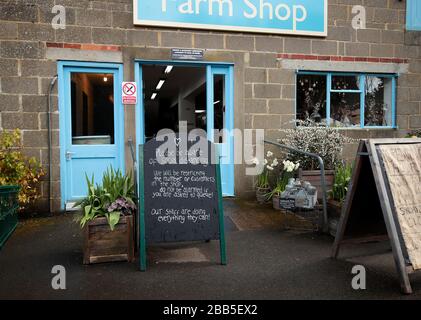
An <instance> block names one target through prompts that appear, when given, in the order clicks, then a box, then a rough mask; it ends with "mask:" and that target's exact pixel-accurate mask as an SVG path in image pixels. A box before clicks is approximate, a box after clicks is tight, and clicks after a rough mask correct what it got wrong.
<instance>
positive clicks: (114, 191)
mask: <svg viewBox="0 0 421 320" xmlns="http://www.w3.org/2000/svg"><path fill="white" fill-rule="evenodd" d="M102 187H103V188H104V189H105V190H107V191H108V193H109V194H110V197H111V202H114V201H116V200H117V199H118V198H125V199H126V200H132V199H133V198H134V196H135V192H134V183H133V178H132V175H131V174H126V175H124V174H123V173H122V172H121V170H120V169H119V170H113V169H112V168H111V167H110V168H108V169H107V171H106V172H105V173H104V176H103V178H102Z"/></svg>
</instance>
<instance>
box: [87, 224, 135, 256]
mask: <svg viewBox="0 0 421 320" xmlns="http://www.w3.org/2000/svg"><path fill="white" fill-rule="evenodd" d="M84 234H85V241H84V255H83V263H84V264H95V263H103V262H116V261H128V262H132V261H133V256H134V249H133V248H134V245H133V241H134V239H133V216H124V217H121V219H120V222H119V223H118V224H117V225H116V226H115V229H114V231H111V229H110V226H109V224H108V221H107V219H106V218H97V219H95V220H93V221H91V222H89V223H88V225H87V226H86V227H85V230H84Z"/></svg>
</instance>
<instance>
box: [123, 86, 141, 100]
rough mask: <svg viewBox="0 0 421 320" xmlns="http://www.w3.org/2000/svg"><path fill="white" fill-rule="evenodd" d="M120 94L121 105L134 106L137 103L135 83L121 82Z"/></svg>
mask: <svg viewBox="0 0 421 320" xmlns="http://www.w3.org/2000/svg"><path fill="white" fill-rule="evenodd" d="M122 93H123V104H136V103H137V85H136V82H123V85H122Z"/></svg>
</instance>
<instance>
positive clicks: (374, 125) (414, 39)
mask: <svg viewBox="0 0 421 320" xmlns="http://www.w3.org/2000/svg"><path fill="white" fill-rule="evenodd" d="M417 30H421V3H420V2H419V1H417V0H407V1H406V2H405V1H399V0H382V1H369V0H353V1H348V0H330V1H327V0H326V1H324V0H317V1H316V0H311V1H310V0H264V1H260V0H259V1H258V0H248V1H246V0H244V1H239V0H235V1H234V0H232V1H229V0H225V1H222V0H221V1H219V0H215V1H211V0H202V1H188V0H177V1H165V0H163V1H156V0H134V1H133V0H107V1H105V0H103V1H101V0H98V1H88V0H77V1H76V0H66V1H64V0H63V1H61V0H55V1H53V0H43V1H35V0H32V1H29V0H28V1H20V0H17V1H5V0H1V1H0V57H1V60H0V78H1V86H0V111H1V115H0V129H4V130H9V129H14V128H20V129H21V130H22V131H23V144H24V147H25V150H26V152H27V153H28V154H29V155H32V156H35V157H37V158H38V159H40V161H42V163H43V164H44V165H45V166H46V168H48V165H49V164H50V163H49V162H50V161H49V158H50V157H49V150H50V147H51V148H52V157H51V169H52V170H51V177H46V179H45V181H43V184H42V188H41V189H42V194H43V197H42V199H41V200H40V201H39V203H38V204H37V209H38V210H40V211H48V210H49V205H50V204H52V208H51V210H52V211H60V210H63V209H64V208H65V207H66V204H69V203H71V202H73V201H74V200H75V199H77V198H79V197H81V196H83V194H84V192H85V185H84V181H85V179H84V175H85V172H88V174H92V173H95V176H96V177H98V176H101V173H102V171H103V170H104V169H105V168H106V167H107V166H109V165H110V164H112V165H113V166H114V167H116V168H122V169H125V170H130V169H132V168H133V158H132V153H131V150H130V147H129V143H128V141H129V140H130V139H133V140H134V141H135V145H136V143H141V142H143V141H145V140H147V139H149V138H150V137H153V136H154V135H155V134H156V133H157V132H158V131H159V130H160V129H162V128H171V129H175V130H177V129H178V127H177V126H178V122H179V121H187V123H188V127H189V128H203V129H207V128H209V127H210V126H211V127H214V128H217V129H223V128H227V129H230V128H239V129H248V128H252V129H265V130H266V131H265V133H266V137H268V138H270V139H277V138H279V137H280V132H279V129H284V128H290V127H291V126H293V125H294V124H293V123H292V122H291V121H292V120H294V119H306V118H312V119H314V120H316V121H320V122H325V123H327V125H334V126H337V127H342V128H343V129H341V130H344V132H346V133H347V134H349V136H351V137H354V138H370V137H373V138H374V137H376V138H378V137H398V136H405V135H406V134H407V133H408V131H410V130H411V129H416V128H420V127H421V114H420V102H421V90H420V85H421V49H420V42H421V32H419V31H417ZM180 48H185V49H199V50H196V51H192V52H190V53H189V55H188V56H183V54H185V53H183V52H182V51H180V50H178V51H174V50H173V49H180ZM201 50H203V52H202V51H201ZM192 53H194V55H192ZM193 58H194V60H191V59H193ZM180 59H181V60H180ZM183 59H190V60H188V61H187V60H183ZM56 75H57V83H54V81H55V79H56V78H55V76H56ZM123 81H135V82H137V91H138V92H137V97H138V99H137V104H136V105H123V102H122V82H123ZM50 89H51V90H50ZM130 90H132V89H131V88H129V89H128V91H130ZM50 91H51V105H50V106H49V103H48V101H49V96H50V95H49V93H50ZM129 93H130V92H129ZM49 108H50V109H49ZM49 110H50V115H51V121H48V119H49V117H48V115H49ZM327 119H328V120H327ZM49 123H50V124H51V125H50V126H49ZM49 127H51V131H52V140H51V143H50V142H49ZM136 140H137V142H136ZM216 142H220V143H221V142H222V143H224V144H225V145H226V146H227V147H228V148H226V149H227V150H232V144H234V143H235V141H216ZM353 152H355V148H354V147H349V148H347V153H348V157H353ZM47 171H48V170H47ZM222 178H223V188H224V193H225V195H227V196H239V197H247V196H249V195H251V194H252V190H253V179H252V178H250V177H247V176H246V175H245V167H244V166H241V165H238V166H235V167H234V166H227V167H226V168H225V169H224V172H223V174H222ZM50 179H51V183H52V192H50V188H49V186H50ZM49 199H50V200H51V201H49Z"/></svg>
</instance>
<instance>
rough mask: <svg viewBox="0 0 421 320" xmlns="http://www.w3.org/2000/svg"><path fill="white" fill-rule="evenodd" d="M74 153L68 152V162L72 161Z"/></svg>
mask: <svg viewBox="0 0 421 320" xmlns="http://www.w3.org/2000/svg"><path fill="white" fill-rule="evenodd" d="M74 154H75V153H74V152H70V151H66V160H67V161H69V160H72V155H74Z"/></svg>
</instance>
